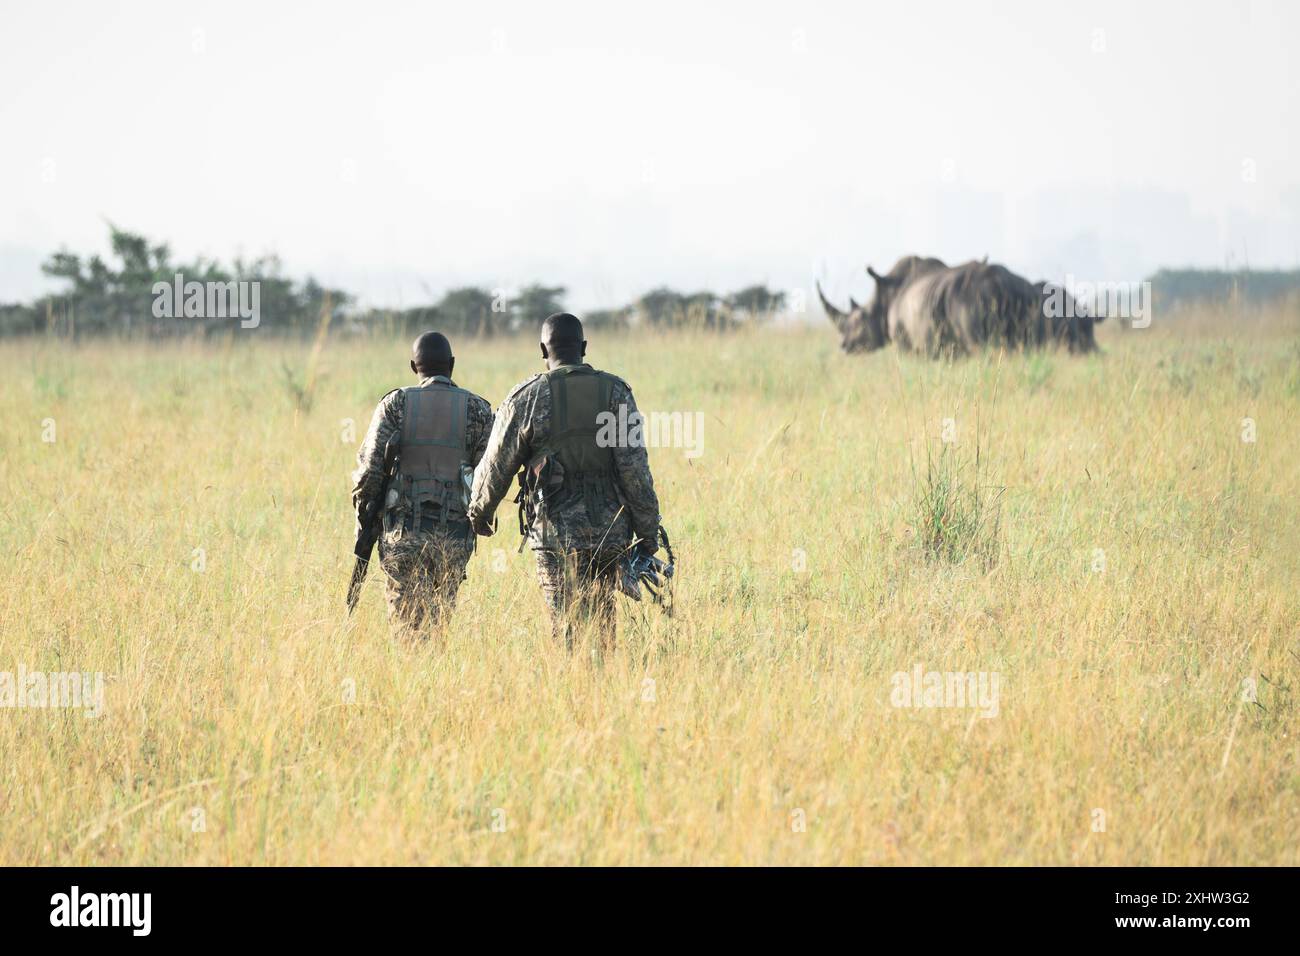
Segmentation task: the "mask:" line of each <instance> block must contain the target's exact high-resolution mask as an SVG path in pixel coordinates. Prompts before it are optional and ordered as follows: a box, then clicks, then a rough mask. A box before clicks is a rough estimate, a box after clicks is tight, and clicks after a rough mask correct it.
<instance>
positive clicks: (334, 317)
mask: <svg viewBox="0 0 1300 956" xmlns="http://www.w3.org/2000/svg"><path fill="white" fill-rule="evenodd" d="M109 229H110V248H111V250H112V252H111V254H110V256H108V257H107V258H105V257H101V256H99V255H89V256H80V255H76V254H74V253H71V252H67V251H61V252H57V253H55V254H54V255H52V256H50V257H49V258H48V259H47V260H46V261H45V262H44V263H43V264H42V265H41V271H42V272H43V273H44V274H45V275H47V276H49V277H51V278H53V279H57V280H60V282H61V283H62V284H63V288H62V289H60V290H59V291H57V292H55V293H52V294H50V295H47V296H44V297H42V298H40V299H37V300H36V301H34V302H29V303H14V304H9V305H6V304H2V303H0V336H15V335H56V336H60V337H66V338H72V339H77V338H82V337H90V336H98V335H116V336H125V337H135V336H149V337H157V336H172V335H195V334H200V335H203V334H208V333H211V332H214V331H221V330H225V329H230V328H232V327H237V324H236V323H235V322H234V321H232V319H230V318H227V317H223V316H213V315H208V314H202V315H199V314H196V315H191V316H190V317H187V318H177V317H172V313H170V312H168V314H162V315H160V314H159V312H160V309H159V296H158V294H157V293H156V292H155V289H157V288H160V284H163V285H167V286H171V285H172V283H173V282H174V280H175V277H176V276H177V275H178V274H180V275H182V276H183V277H184V281H185V283H190V282H197V283H203V284H207V283H222V284H228V283H239V282H257V283H258V294H259V309H260V321H259V323H258V326H257V327H258V329H259V330H263V331H264V332H265V333H269V334H287V335H293V334H302V335H305V334H314V333H315V332H317V330H318V329H319V328H320V327H321V326H322V324H323V323H328V324H329V325H330V326H331V327H332V328H334V329H342V330H345V331H347V332H352V333H359V334H364V333H366V332H369V331H378V332H384V333H389V334H411V333H414V332H418V331H419V330H421V329H427V328H437V329H439V330H441V331H445V332H447V333H448V334H457V335H475V336H482V337H492V336H497V335H508V334H511V333H514V332H517V331H519V330H521V329H528V330H532V329H535V328H536V327H537V325H538V324H540V323H541V321H542V319H544V318H545V317H546V316H548V315H550V314H551V313H552V312H560V311H563V310H564V307H565V306H564V300H565V295H566V293H567V291H568V290H567V289H565V287H564V286H551V285H544V284H541V283H534V284H532V285H528V286H525V287H524V288H522V289H519V290H518V291H517V292H515V293H513V294H506V293H505V292H504V291H501V290H493V289H488V288H482V287H478V286H463V287H460V288H454V289H449V290H447V292H445V293H444V294H443V295H442V297H441V298H440V299H438V301H436V302H433V303H430V304H429V305H424V306H416V307H413V308H407V309H374V308H369V309H365V308H361V307H359V305H358V303H357V299H356V297H355V296H354V295H352V294H350V293H349V292H347V291H346V290H343V289H335V288H329V287H326V286H324V285H321V284H320V283H318V282H316V281H315V280H314V279H312V278H307V279H305V280H302V281H295V280H293V279H291V278H288V277H286V276H285V275H284V273H283V267H282V264H281V262H280V260H279V258H278V257H276V256H262V257H259V258H255V259H236V260H234V262H233V263H231V264H230V265H229V266H225V265H222V264H221V263H219V262H216V261H213V260H207V259H202V258H200V259H196V260H193V261H189V262H184V261H179V260H177V259H176V258H175V257H174V255H173V253H172V250H171V249H170V247H169V246H168V245H167V244H166V243H157V244H154V243H151V242H150V241H149V240H147V239H146V238H145V237H144V236H140V235H137V234H135V233H131V232H127V231H125V230H122V229H118V228H117V227H116V226H112V225H110V227H109ZM171 298H172V297H171V295H170V292H168V294H167V301H168V302H169V303H170V302H171ZM784 307H785V293H784V292H780V291H773V290H771V289H768V288H767V287H766V286H765V285H753V286H749V287H747V288H744V289H741V290H739V291H737V292H734V293H731V294H730V295H716V294H714V293H712V292H695V293H681V292H677V291H675V290H673V289H669V288H663V287H661V288H657V289H653V290H651V291H649V292H647V293H645V294H644V295H642V296H641V297H639V298H638V299H637V300H636V301H635V302H632V303H629V304H628V305H626V306H624V307H622V308H618V309H601V310H594V311H586V312H583V314H582V319H583V322H584V324H586V325H588V326H589V327H592V328H601V329H613V328H620V327H631V326H635V325H648V326H653V327H659V328H679V327H690V328H701V329H714V330H727V329H732V328H735V327H738V326H740V325H743V324H747V323H754V322H763V321H766V320H768V319H770V318H771V316H772V315H773V314H774V313H776V312H779V311H781V310H782V309H783V308H784ZM175 314H182V313H180V312H179V303H178V304H177V311H176V313H175Z"/></svg>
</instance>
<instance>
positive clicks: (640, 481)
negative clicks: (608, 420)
mask: <svg viewBox="0 0 1300 956" xmlns="http://www.w3.org/2000/svg"><path fill="white" fill-rule="evenodd" d="M610 405H611V406H612V411H613V412H614V413H615V414H616V415H617V414H618V410H619V406H620V405H626V406H627V420H629V421H632V420H634V419H633V418H632V416H633V415H634V414H636V415H639V412H638V411H637V407H636V399H635V398H633V397H632V389H631V387H630V386H629V385H628V384H627V383H626V382H624V381H622V380H619V381H618V382H617V383H616V384H615V386H614V391H613V393H612V394H611V395H610ZM614 478H615V480H616V481H617V482H618V487H619V491H620V492H621V493H622V495H623V503H624V504H625V505H626V506H627V510H628V514H629V515H630V516H631V518H632V531H633V532H634V533H635V534H636V536H637V537H639V538H644V539H646V540H647V541H655V540H657V539H656V534H657V533H658V531H659V523H660V518H659V496H658V495H657V494H655V482H654V478H653V477H651V475H650V456H649V455H648V454H647V453H646V449H645V443H644V442H618V443H617V444H615V446H614Z"/></svg>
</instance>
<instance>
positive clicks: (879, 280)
mask: <svg viewBox="0 0 1300 956" xmlns="http://www.w3.org/2000/svg"><path fill="white" fill-rule="evenodd" d="M867 275H869V276H871V278H873V279H875V280H876V285H892V284H893V282H894V280H893V279H891V278H890V277H889V276H882V275H881V274H880V273H879V272H877V271H876V270H875V269H873V268H871V266H867Z"/></svg>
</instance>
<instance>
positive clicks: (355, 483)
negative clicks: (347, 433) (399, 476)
mask: <svg viewBox="0 0 1300 956" xmlns="http://www.w3.org/2000/svg"><path fill="white" fill-rule="evenodd" d="M405 405H406V395H405V393H403V392H402V390H401V389H400V388H397V389H393V391H391V392H389V393H388V394H387V395H385V396H384V397H383V398H381V399H380V400H379V404H378V405H377V406H376V407H375V414H374V415H373V416H372V417H371V419H370V427H369V428H368V429H367V430H366V437H365V438H364V439H363V440H362V442H361V448H360V449H358V451H357V467H356V470H355V471H354V472H352V507H353V508H356V507H357V506H358V504H359V503H360V502H362V501H368V500H369V499H370V498H371V497H372V496H373V495H375V494H377V493H378V492H379V486H380V485H381V484H382V483H383V480H384V446H385V445H387V444H388V439H390V438H392V437H393V436H394V435H396V434H399V433H400V432H401V430H402V409H403V408H404V407H405Z"/></svg>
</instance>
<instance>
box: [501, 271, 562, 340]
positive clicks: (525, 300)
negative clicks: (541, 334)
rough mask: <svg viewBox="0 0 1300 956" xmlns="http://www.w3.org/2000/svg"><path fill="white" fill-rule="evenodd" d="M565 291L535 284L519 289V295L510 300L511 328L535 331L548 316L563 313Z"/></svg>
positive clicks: (558, 286) (558, 287)
mask: <svg viewBox="0 0 1300 956" xmlns="http://www.w3.org/2000/svg"><path fill="white" fill-rule="evenodd" d="M566 291H568V290H566V289H565V288H564V286H562V285H556V286H546V285H541V284H536V283H535V284H533V285H529V286H525V287H524V288H522V289H520V290H519V294H518V295H517V296H515V297H514V298H513V299H511V300H510V316H511V328H512V329H523V330H525V331H529V330H535V329H537V328H538V327H539V326H540V325H541V324H542V320H544V319H545V318H546V317H547V316H548V315H551V314H553V313H555V312H563V311H564V293H565V292H566Z"/></svg>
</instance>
